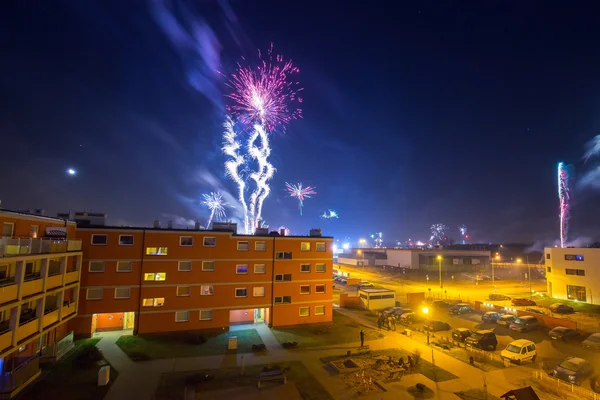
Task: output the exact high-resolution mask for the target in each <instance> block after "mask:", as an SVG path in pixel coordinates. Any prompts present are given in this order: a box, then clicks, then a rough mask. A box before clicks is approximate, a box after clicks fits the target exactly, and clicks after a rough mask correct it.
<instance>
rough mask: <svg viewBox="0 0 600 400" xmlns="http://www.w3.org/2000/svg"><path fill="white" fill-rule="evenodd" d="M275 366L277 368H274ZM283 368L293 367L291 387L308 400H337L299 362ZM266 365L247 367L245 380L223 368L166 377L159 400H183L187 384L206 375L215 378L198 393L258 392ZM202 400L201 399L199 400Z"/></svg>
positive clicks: (289, 377)
mask: <svg viewBox="0 0 600 400" xmlns="http://www.w3.org/2000/svg"><path fill="white" fill-rule="evenodd" d="M272 366H273V365H272ZM277 366H279V367H290V370H289V371H287V372H286V377H287V382H288V385H289V384H291V383H293V384H294V385H296V388H297V389H298V391H299V392H300V395H301V396H302V398H303V399H304V400H330V399H331V400H333V398H332V397H331V396H330V395H329V392H327V391H326V390H325V388H324V387H323V386H321V384H320V383H319V381H317V379H315V377H314V376H313V375H312V374H311V373H310V372H309V371H308V369H307V368H306V367H305V366H304V364H302V363H301V362H299V361H294V362H288V363H280V364H277ZM262 368H263V366H262V365H251V366H246V368H245V369H244V376H241V375H240V368H221V369H214V370H202V371H192V372H174V373H169V374H163V375H162V377H161V380H160V382H159V385H158V390H157V391H156V394H155V399H156V400H171V399H172V400H180V399H182V398H183V391H184V387H185V385H186V382H188V384H189V382H190V381H191V380H193V379H194V378H195V377H202V376H205V375H211V376H214V379H213V380H211V381H209V382H203V383H198V384H195V387H196V391H197V392H209V391H213V390H222V389H230V388H234V387H248V390H249V391H255V390H258V389H257V388H256V383H257V382H258V376H259V374H260V371H261V370H262ZM198 398H199V397H198Z"/></svg>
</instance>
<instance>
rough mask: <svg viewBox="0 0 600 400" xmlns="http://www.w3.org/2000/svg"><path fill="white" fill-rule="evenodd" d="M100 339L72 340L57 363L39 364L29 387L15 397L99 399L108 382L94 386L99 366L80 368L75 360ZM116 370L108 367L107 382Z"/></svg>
mask: <svg viewBox="0 0 600 400" xmlns="http://www.w3.org/2000/svg"><path fill="white" fill-rule="evenodd" d="M99 341H100V339H84V340H78V341H76V342H75V350H74V351H72V352H71V353H70V354H69V355H68V356H66V358H63V359H61V360H60V361H58V362H57V363H54V364H51V365H48V366H47V367H43V369H42V376H41V377H40V379H38V380H37V381H36V382H35V383H34V384H33V385H32V386H30V387H29V388H28V389H26V390H25V391H23V392H22V393H21V394H20V396H19V398H21V399H27V400H48V399H69V400H102V399H103V398H104V396H105V395H106V393H107V392H108V388H109V387H110V383H109V385H107V386H104V387H98V370H99V367H98V366H97V365H96V364H95V363H93V364H92V365H90V366H87V367H83V366H81V365H79V364H77V362H75V360H76V359H77V356H78V354H80V353H81V352H83V351H85V350H86V347H94V346H95V345H96V343H98V342H99ZM118 375H119V373H118V372H117V371H115V370H114V369H113V368H112V367H111V369H110V382H114V380H115V379H117V376H118Z"/></svg>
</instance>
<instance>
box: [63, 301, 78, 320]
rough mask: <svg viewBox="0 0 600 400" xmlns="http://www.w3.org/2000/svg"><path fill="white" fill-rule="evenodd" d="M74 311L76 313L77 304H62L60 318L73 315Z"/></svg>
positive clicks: (66, 302)
mask: <svg viewBox="0 0 600 400" xmlns="http://www.w3.org/2000/svg"><path fill="white" fill-rule="evenodd" d="M75 311H77V302H68V301H65V302H63V307H62V318H65V317H68V316H69V315H71V314H73V313H74V312H75Z"/></svg>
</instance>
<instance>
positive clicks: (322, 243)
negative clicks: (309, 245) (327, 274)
mask: <svg viewBox="0 0 600 400" xmlns="http://www.w3.org/2000/svg"><path fill="white" fill-rule="evenodd" d="M319 246H323V250H319ZM315 251H317V252H319V253H325V252H326V251H327V243H325V242H317V243H315Z"/></svg>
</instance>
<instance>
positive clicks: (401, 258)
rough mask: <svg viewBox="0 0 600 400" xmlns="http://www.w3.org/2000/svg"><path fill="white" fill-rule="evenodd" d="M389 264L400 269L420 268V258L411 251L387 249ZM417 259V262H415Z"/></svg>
mask: <svg viewBox="0 0 600 400" xmlns="http://www.w3.org/2000/svg"><path fill="white" fill-rule="evenodd" d="M386 253H387V264H386V265H391V266H394V267H399V268H407V269H417V268H419V263H418V260H419V258H418V256H416V254H415V252H414V251H411V250H400V249H397V250H396V249H387V251H386ZM415 259H416V261H417V262H414V261H415Z"/></svg>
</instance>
